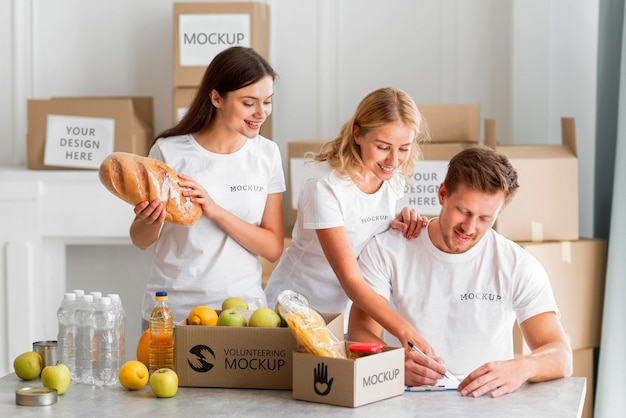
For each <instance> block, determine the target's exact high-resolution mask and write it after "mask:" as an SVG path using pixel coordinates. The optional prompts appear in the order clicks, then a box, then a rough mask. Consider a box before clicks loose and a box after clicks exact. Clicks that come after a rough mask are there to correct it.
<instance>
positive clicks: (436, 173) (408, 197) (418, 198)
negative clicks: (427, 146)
mask: <svg viewBox="0 0 626 418" xmlns="http://www.w3.org/2000/svg"><path fill="white" fill-rule="evenodd" d="M448 163H449V161H431V160H423V161H419V162H418V163H417V165H416V166H415V168H414V169H413V172H412V173H411V180H412V183H413V184H412V185H407V186H406V187H405V189H404V197H403V198H402V199H401V200H400V201H399V202H398V205H397V206H396V209H398V210H400V209H401V208H403V207H404V206H411V207H413V208H415V210H416V211H417V213H419V214H420V215H430V216H437V215H439V211H440V210H441V205H440V204H439V198H438V196H437V192H438V191H439V186H440V185H441V183H442V182H443V180H444V179H445V177H446V173H447V172H448Z"/></svg>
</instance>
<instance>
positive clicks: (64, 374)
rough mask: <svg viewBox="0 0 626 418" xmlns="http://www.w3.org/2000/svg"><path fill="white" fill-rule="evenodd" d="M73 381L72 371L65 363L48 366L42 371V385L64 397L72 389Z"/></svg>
mask: <svg viewBox="0 0 626 418" xmlns="http://www.w3.org/2000/svg"><path fill="white" fill-rule="evenodd" d="M71 380H72V379H71V373H70V369H69V367H67V366H66V365H65V364H63V363H59V364H57V365H55V366H46V367H44V368H43V370H42V371H41V383H42V384H43V385H44V386H45V387H47V388H51V389H56V390H57V393H58V394H59V395H63V394H64V393H65V391H66V390H67V388H69V387H70V381H71Z"/></svg>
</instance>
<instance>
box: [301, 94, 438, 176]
mask: <svg viewBox="0 0 626 418" xmlns="http://www.w3.org/2000/svg"><path fill="white" fill-rule="evenodd" d="M398 121H400V122H402V123H404V124H406V125H407V126H409V127H411V128H412V129H413V132H414V133H415V136H414V139H413V143H412V144H411V151H410V153H409V158H407V160H406V161H405V162H404V163H403V164H402V169H401V172H402V175H403V176H404V179H405V180H406V181H407V182H409V175H410V174H411V171H412V170H413V167H415V164H416V163H417V161H418V160H419V159H420V158H421V156H422V153H421V149H420V146H419V145H420V144H421V143H423V142H425V141H428V140H429V139H430V134H429V131H428V127H427V125H426V122H425V120H424V118H423V117H422V114H421V113H420V112H419V110H418V109H417V106H416V105H415V102H414V101H413V99H412V98H411V96H409V95H408V94H407V93H405V92H404V91H402V90H400V89H397V88H393V87H384V88H380V89H378V90H374V91H373V92H371V93H369V94H368V95H367V96H365V97H364V98H363V100H361V102H360V103H359V105H358V106H357V109H356V111H355V112H354V115H353V116H352V118H350V119H349V120H348V121H347V122H346V123H344V125H343V126H342V127H341V131H340V132H339V136H337V137H336V138H335V139H334V140H332V141H329V142H327V143H325V144H324V145H322V148H321V149H320V152H319V153H317V154H316V153H307V154H306V157H307V158H311V159H313V160H314V161H327V162H328V164H329V165H330V166H331V167H332V168H333V169H334V170H335V171H336V172H337V174H339V175H340V176H342V177H345V178H350V179H352V180H353V181H358V180H359V179H360V178H361V177H362V173H363V169H364V165H363V160H362V159H361V149H360V147H359V145H357V143H356V141H355V139H354V130H355V129H354V128H355V127H356V130H357V133H358V134H359V135H365V134H367V133H368V132H370V131H373V130H375V129H379V128H380V127H382V126H383V125H386V124H388V123H393V122H398Z"/></svg>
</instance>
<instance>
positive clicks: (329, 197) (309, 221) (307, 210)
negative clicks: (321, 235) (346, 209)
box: [298, 178, 344, 229]
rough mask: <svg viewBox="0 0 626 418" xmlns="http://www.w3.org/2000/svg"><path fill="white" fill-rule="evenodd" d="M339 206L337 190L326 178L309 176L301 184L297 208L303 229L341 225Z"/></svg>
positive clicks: (341, 211) (341, 217)
mask: <svg viewBox="0 0 626 418" xmlns="http://www.w3.org/2000/svg"><path fill="white" fill-rule="evenodd" d="M341 206H342V204H341V199H340V197H339V195H338V191H337V190H336V188H333V187H332V186H331V184H330V183H329V182H328V181H327V180H324V179H320V178H309V179H307V180H306V181H305V182H304V184H303V185H302V189H301V191H300V199H299V202H298V210H299V212H300V214H301V216H302V221H303V226H304V228H305V229H324V228H335V227H338V226H343V225H344V219H343V210H342V207H341Z"/></svg>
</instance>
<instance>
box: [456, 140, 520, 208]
mask: <svg viewBox="0 0 626 418" xmlns="http://www.w3.org/2000/svg"><path fill="white" fill-rule="evenodd" d="M444 184H445V186H446V189H447V190H448V192H449V193H453V192H455V191H456V190H457V188H458V186H459V185H461V184H464V185H466V186H468V187H470V188H473V189H476V190H479V191H481V192H484V193H488V194H495V193H498V192H499V191H503V192H504V203H505V204H507V203H509V202H510V201H511V199H512V198H513V195H514V194H515V191H516V190H517V189H518V188H519V184H518V183H517V172H516V171H515V168H513V166H512V165H511V163H510V162H509V159H508V158H507V157H506V155H503V154H500V153H499V152H496V151H494V150H493V149H491V148H489V147H486V146H473V147H470V148H467V149H465V150H463V151H461V152H459V153H458V154H456V155H455V156H454V157H452V159H451V160H450V163H449V164H448V173H447V174H446V179H445V180H444Z"/></svg>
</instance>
